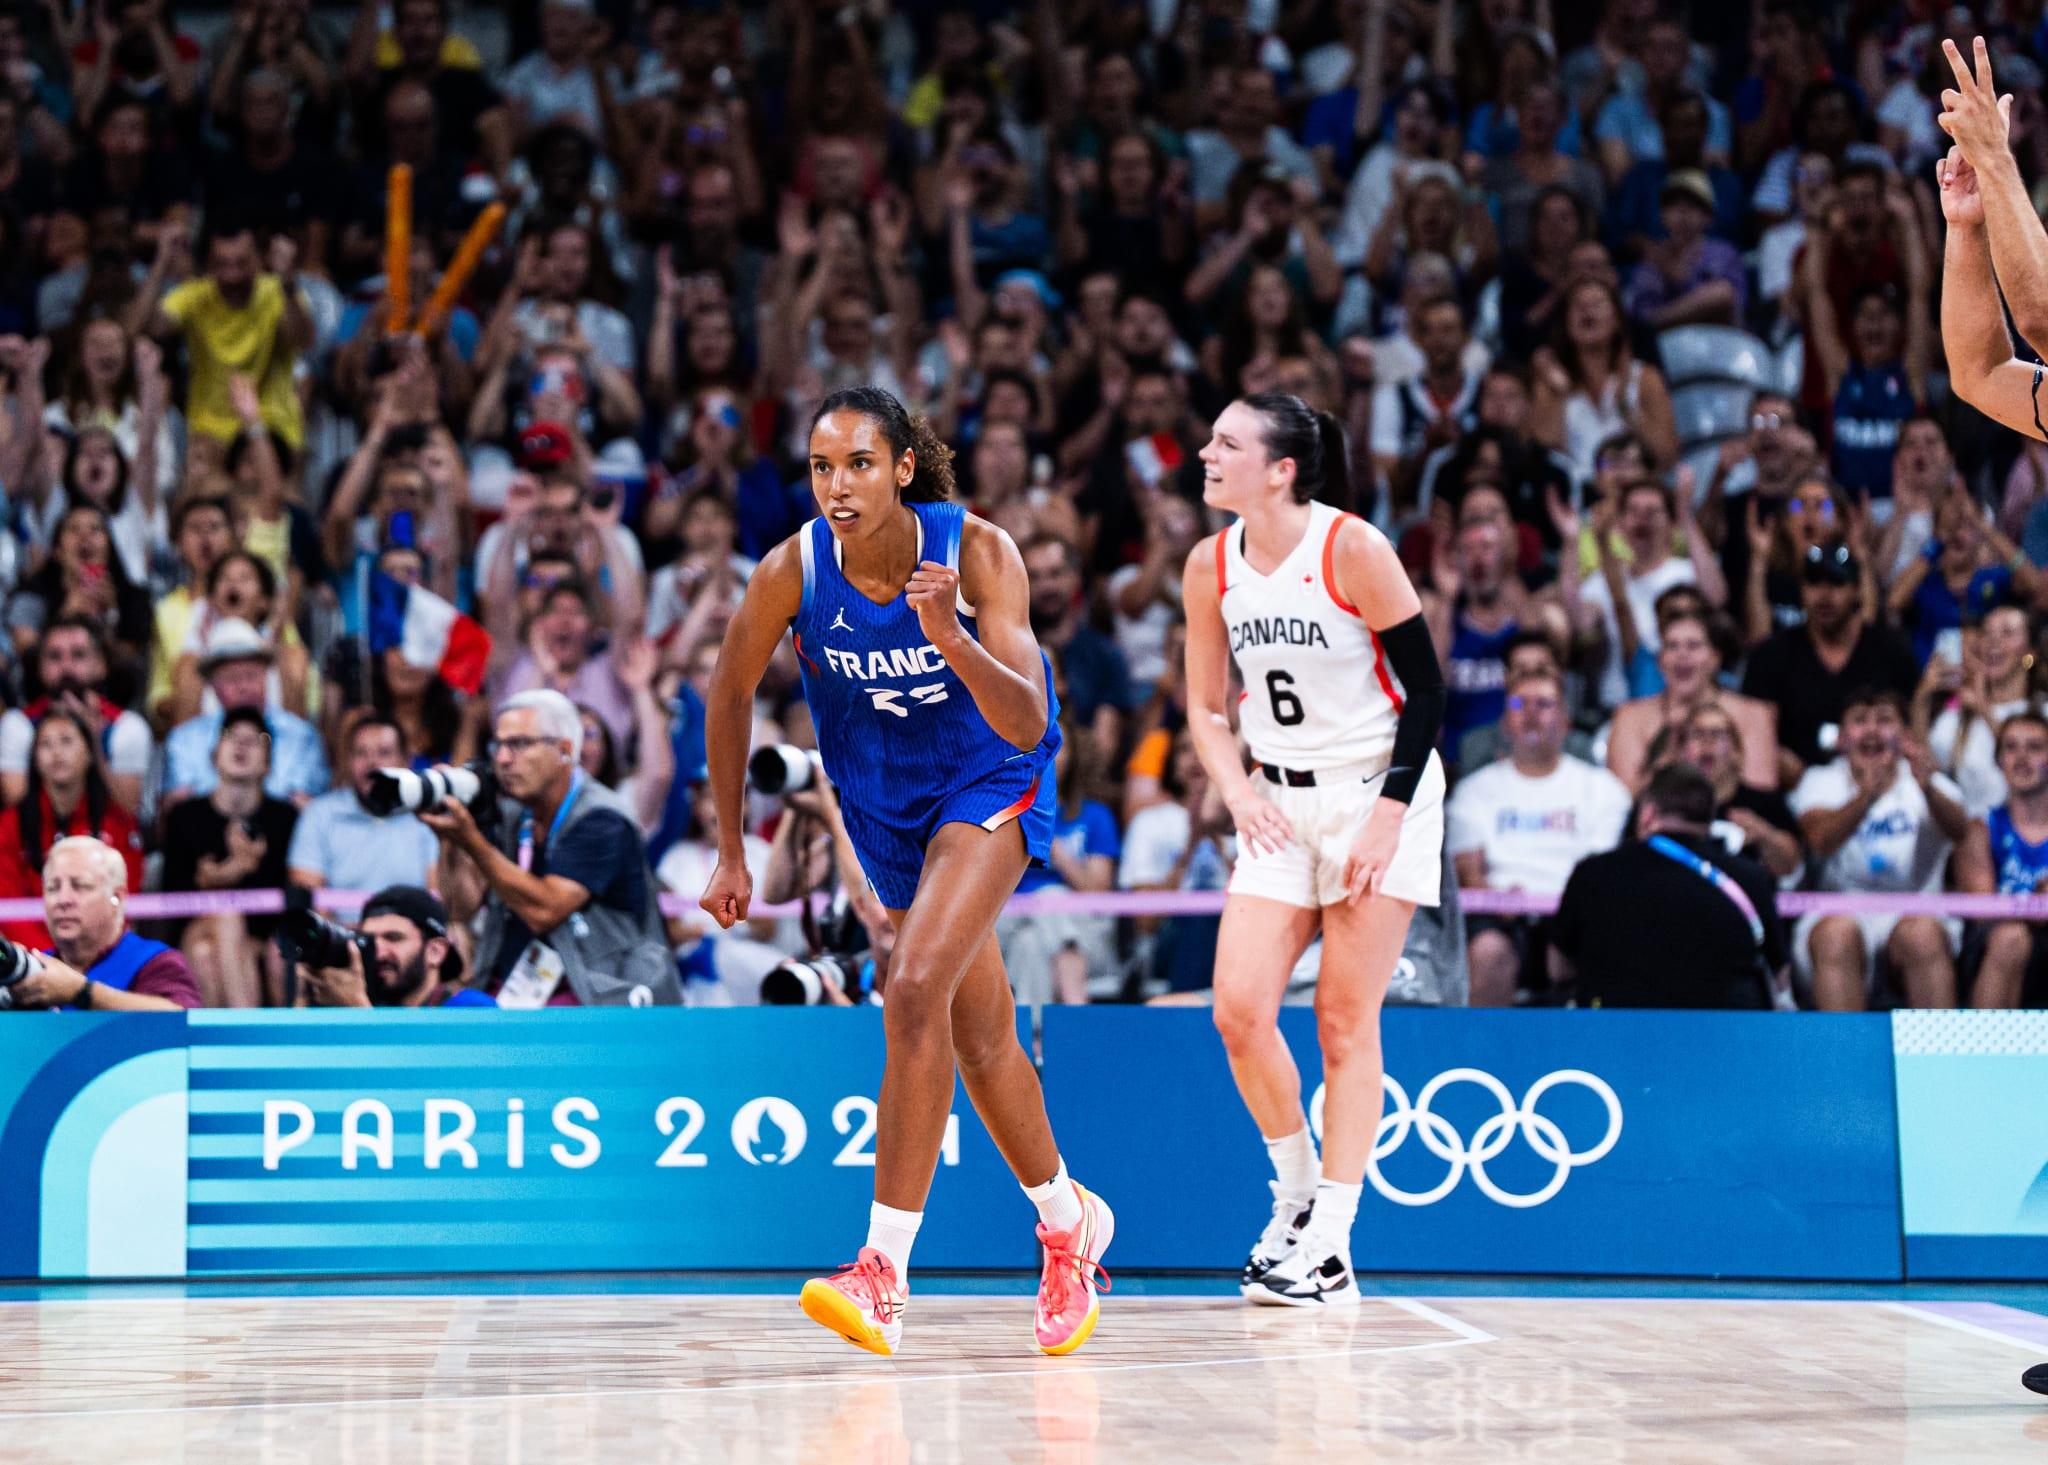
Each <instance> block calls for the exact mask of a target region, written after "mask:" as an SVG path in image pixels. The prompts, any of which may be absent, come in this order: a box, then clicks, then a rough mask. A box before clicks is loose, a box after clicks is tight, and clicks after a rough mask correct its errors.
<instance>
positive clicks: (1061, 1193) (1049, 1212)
mask: <svg viewBox="0 0 2048 1465" xmlns="http://www.w3.org/2000/svg"><path fill="white" fill-rule="evenodd" d="M1024 1194H1026V1195H1027V1196H1029V1197H1031V1204H1033V1205H1034V1206H1037V1207H1038V1219H1039V1220H1040V1221H1042V1222H1044V1224H1045V1229H1046V1230H1048V1231H1072V1230H1073V1229H1074V1228H1075V1227H1076V1226H1078V1225H1080V1224H1081V1193H1080V1192H1079V1191H1078V1190H1076V1189H1074V1182H1073V1181H1071V1180H1069V1179H1068V1178H1067V1162H1066V1160H1065V1159H1064V1158H1063V1159H1061V1161H1060V1168H1059V1169H1058V1170H1056V1171H1054V1172H1053V1177H1052V1179H1050V1180H1048V1181H1046V1182H1045V1184H1043V1185H1026V1186H1024Z"/></svg>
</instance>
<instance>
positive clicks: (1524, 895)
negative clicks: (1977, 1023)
mask: <svg viewBox="0 0 2048 1465" xmlns="http://www.w3.org/2000/svg"><path fill="white" fill-rule="evenodd" d="M373 893H374V892H372V891H368V890H321V891H316V892H315V893H314V896H313V904H314V905H315V906H317V907H318V908H319V909H321V910H323V911H342V912H353V911H357V910H360V909H361V908H362V906H363V903H364V902H365V901H367V900H368V899H369V898H370V896H371V895H372V894H373ZM814 899H818V900H819V901H820V902H821V903H822V898H821V897H816V898H814ZM1458 899H1459V903H1460V904H1461V905H1462V906H1463V907H1464V910H1465V914H1466V915H1468V916H1478V915H1484V916H1543V915H1548V914H1550V912H1552V911H1554V910H1556V909H1557V897H1556V896H1554V895H1545V894H1540V893H1537V892H1533V891H1521V890H1467V891H1463V892H1461V893H1460V895H1459V897H1458ZM283 909H284V892H283V891H281V890H195V891H182V892H177V893H165V894H159V895H131V896H129V897H128V916H129V919H131V920H136V921H154V920H166V919H178V920H182V919H186V918H189V917H193V916H213V915H225V914H229V913H231V912H240V913H241V914H243V915H248V916H269V915H276V914H277V913H278V912H280V911H282V910H283ZM1222 909H1223V892H1222V891H1220V890H1105V891H1096V892H1086V893H1084V892H1081V891H1074V890H1046V891H1040V892H1039V893H1037V894H1035V895H1018V896H1012V897H1011V899H1010V903H1009V904H1008V905H1007V906H1005V907H1004V912H1005V914H1008V915H1013V916H1045V915H1068V916H1213V915H1216V914H1218V913H1219V912H1221V911H1222ZM661 910H662V914H664V915H670V916H683V917H686V918H687V917H693V916H701V915H702V914H703V912H702V911H701V910H700V909H699V908H698V905H697V902H696V899H695V898H694V897H692V896H687V895H676V894H673V893H669V894H664V895H662V896H661ZM798 910H799V907H798V905H797V903H796V902H795V901H785V902H783V903H781V904H777V905H769V904H767V903H765V902H761V901H756V902H755V903H754V905H753V908H752V910H751V911H750V912H749V914H750V915H751V916H753V917H755V918H758V919H781V918H783V917H786V916H794V915H796V914H797V913H798ZM1778 914H1779V915H1781V916H1784V917H1786V918H1787V919H1791V918H1793V917H1797V916H1803V915H1809V914H1812V915H1850V916H1853V915H1890V916H1954V917H1958V918H1960V919H1963V920H1971V921H2048V895H1958V894H1951V893H1946V892H1936V893H1934V894H1925V895H1922V894H1913V895H1840V894H1832V893H1824V892H1820V891H1788V892H1785V893H1783V894H1781V895H1779V897H1778ZM42 918H43V903H42V902H41V901H40V900H32V899H25V900H0V921H39V920H41V919H42Z"/></svg>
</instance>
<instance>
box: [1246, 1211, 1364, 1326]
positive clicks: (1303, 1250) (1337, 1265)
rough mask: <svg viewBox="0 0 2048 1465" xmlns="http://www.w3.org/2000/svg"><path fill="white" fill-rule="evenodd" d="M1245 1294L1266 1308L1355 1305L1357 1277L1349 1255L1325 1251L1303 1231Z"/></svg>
mask: <svg viewBox="0 0 2048 1465" xmlns="http://www.w3.org/2000/svg"><path fill="white" fill-rule="evenodd" d="M1247 1295H1248V1296H1250V1298H1251V1300H1252V1301H1253V1302H1258V1303H1264V1304H1265V1305H1267V1306H1269V1307H1356V1306H1357V1305H1358V1297H1359V1293H1358V1278H1357V1276H1356V1275H1354V1274H1353V1272H1352V1270H1351V1258H1350V1257H1348V1256H1346V1255H1345V1254H1344V1253H1343V1252H1341V1251H1336V1250H1325V1249H1324V1248H1323V1246H1322V1245H1321V1244H1320V1243H1318V1242H1317V1241H1316V1239H1315V1233H1314V1231H1313V1230H1307V1231H1304V1232H1303V1233H1302V1235H1301V1238H1300V1239H1299V1240H1298V1241H1296V1242H1295V1244H1294V1249H1293V1250H1292V1251H1290V1252H1288V1253H1287V1255H1285V1256H1283V1257H1281V1258H1280V1260H1279V1261H1277V1262H1275V1263H1273V1265H1272V1266H1270V1267H1268V1268H1267V1269H1266V1275H1265V1276H1263V1277H1261V1278H1259V1281H1258V1284H1257V1285H1256V1286H1254V1287H1253V1288H1251V1289H1250V1291H1249V1293H1248V1294H1247Z"/></svg>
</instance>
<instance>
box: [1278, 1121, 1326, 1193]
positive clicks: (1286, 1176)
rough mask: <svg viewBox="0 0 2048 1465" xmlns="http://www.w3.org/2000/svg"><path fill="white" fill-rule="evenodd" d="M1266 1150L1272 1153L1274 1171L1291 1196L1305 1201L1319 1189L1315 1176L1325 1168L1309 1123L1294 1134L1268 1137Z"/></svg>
mask: <svg viewBox="0 0 2048 1465" xmlns="http://www.w3.org/2000/svg"><path fill="white" fill-rule="evenodd" d="M1266 1154H1267V1155H1268V1156H1270V1157H1271V1159H1272V1161H1273V1174H1274V1175H1276V1176H1277V1177H1279V1180H1280V1189H1281V1190H1283V1191H1285V1192H1286V1194H1287V1198H1288V1199H1289V1200H1298V1201H1306V1200H1307V1199H1308V1198H1309V1197H1310V1196H1312V1195H1314V1194H1315V1193H1316V1177H1317V1176H1318V1175H1319V1174H1320V1173H1321V1171H1322V1162H1321V1161H1320V1160H1318V1159H1317V1158H1316V1142H1315V1140H1314V1139H1313V1138H1312V1137H1311V1136H1310V1135H1309V1132H1308V1126H1307V1125H1306V1124H1304V1125H1302V1126H1301V1128H1299V1129H1297V1130H1295V1131H1294V1133H1292V1134H1287V1135H1282V1136H1281V1137H1280V1138H1279V1139H1269V1140H1267V1141H1266Z"/></svg>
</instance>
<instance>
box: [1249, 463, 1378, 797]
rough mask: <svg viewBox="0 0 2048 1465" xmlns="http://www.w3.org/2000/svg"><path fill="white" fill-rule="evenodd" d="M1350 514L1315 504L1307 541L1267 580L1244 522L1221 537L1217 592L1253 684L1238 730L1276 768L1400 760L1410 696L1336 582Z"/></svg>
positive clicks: (1369, 530) (1303, 538) (1260, 757)
mask: <svg viewBox="0 0 2048 1465" xmlns="http://www.w3.org/2000/svg"><path fill="white" fill-rule="evenodd" d="M1346 517H1347V516H1346V515H1343V514H1340V513H1338V512H1337V511H1336V510H1335V509H1333V508H1331V507H1330V506H1329V505H1328V504H1321V503H1317V504H1311V505H1310V506H1309V515H1308V525H1307V527H1306V529H1305V530H1304V532H1303V534H1302V536H1301V541H1300V542H1299V543H1298V544H1296V545H1295V546H1294V548H1293V550H1291V551H1290V552H1289V553H1288V555H1287V557H1286V558H1285V559H1283V560H1281V562H1280V563H1279V564H1277V565H1275V566H1274V567H1273V569H1272V570H1271V572H1269V573H1267V574H1260V573H1259V572H1258V571H1257V570H1255V569H1253V568H1252V567H1251V565H1250V564H1249V563H1248V562H1247V561H1246V559H1245V557H1244V526H1243V525H1242V524H1233V525H1231V527H1230V528H1228V529H1226V530H1224V531H1223V533H1222V534H1221V535H1219V536H1218V537H1217V540H1216V590H1217V596H1218V599H1219V602H1220V604H1221V607H1222V611H1223V626H1224V630H1225V631H1226V633H1227V635H1228V639H1229V643H1230V654H1231V659H1232V660H1233V661H1234V662H1236V664H1237V674H1238V679H1239V680H1240V681H1241V682H1242V683H1243V684H1244V696H1243V697H1242V698H1241V699H1240V700H1239V702H1238V708H1237V714H1238V726H1239V727H1240V728H1241V729H1242V730H1243V732H1244V737H1245V742H1246V743H1247V744H1249V745H1250V747H1251V753H1252V756H1253V757H1254V758H1256V759H1258V760H1259V762H1261V763H1264V764H1266V765H1267V766H1268V767H1275V768H1302V769H1320V768H1340V767H1345V766H1348V765H1352V764H1361V763H1362V764H1373V763H1384V761H1385V760H1387V759H1388V758H1390V757H1391V756H1392V755H1393V751H1394V725H1395V723H1396V722H1397V721H1399V719H1400V715H1401V694H1400V690H1399V687H1398V686H1397V684H1396V683H1395V681H1394V677H1393V673H1392V671H1391V669H1390V668H1389V667H1388V666H1387V664H1386V660H1385V658H1384V657H1382V656H1381V654H1380V646H1379V640H1378V638H1377V637H1375V636H1374V635H1373V633H1372V628H1371V627H1370V626H1368V625H1367V624H1366V623H1365V618H1364V617H1363V616H1362V615H1361V614H1360V613H1359V611H1358V608H1357V607H1356V606H1354V605H1352V604H1351V603H1350V602H1348V601H1346V600H1345V599H1344V597H1343V593H1342V592H1341V591H1340V590H1339V589H1338V587H1337V584H1336V580H1335V575H1336V554H1337V535H1338V533H1339V531H1340V530H1341V529H1342V528H1343V526H1344V523H1345V520H1346ZM1364 527H1365V532H1366V533H1368V534H1377V533H1378V532H1379V531H1378V530H1376V529H1373V528H1372V527H1371V526H1370V525H1366V526H1364ZM1354 593H1355V592H1354Z"/></svg>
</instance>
